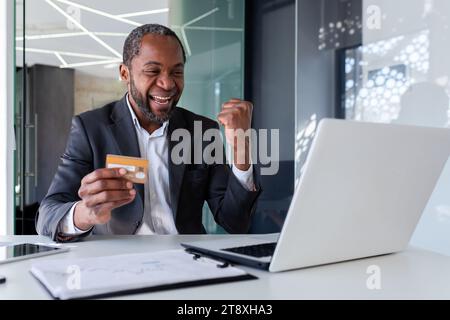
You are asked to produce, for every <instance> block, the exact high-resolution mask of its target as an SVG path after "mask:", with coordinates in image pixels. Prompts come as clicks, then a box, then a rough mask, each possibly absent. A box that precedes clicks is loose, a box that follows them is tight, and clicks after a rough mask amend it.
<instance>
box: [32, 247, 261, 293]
mask: <svg viewBox="0 0 450 320" xmlns="http://www.w3.org/2000/svg"><path fill="white" fill-rule="evenodd" d="M30 271H31V273H32V274H33V275H34V276H35V277H36V278H37V279H38V280H39V281H40V282H41V283H42V284H43V285H44V286H45V287H46V288H47V289H48V290H49V291H50V293H51V294H52V295H53V297H55V298H59V299H73V298H81V297H92V296H100V295H107V294H112V293H118V292H121V291H139V289H146V288H156V289H158V287H161V289H165V288H166V287H165V286H169V287H167V288H170V285H176V284H183V283H189V285H199V284H202V282H201V281H202V280H204V281H208V280H213V279H224V278H229V279H230V281H233V280H232V279H233V278H236V279H235V280H245V279H251V278H254V277H253V276H250V275H248V274H247V273H246V272H245V271H243V270H241V269H238V268H235V267H231V266H228V267H225V268H219V267H218V262H217V261H215V260H212V259H209V258H204V257H201V258H198V259H194V258H193V255H191V254H189V253H187V252H185V251H184V250H167V251H159V252H151V253H139V254H126V255H116V256H106V257H93V258H80V259H60V260H47V261H41V262H37V263H34V264H33V265H32V267H31V270H30ZM196 282H199V283H198V284H196ZM210 282H214V281H210ZM218 282H224V281H218ZM143 291H144V290H143Z"/></svg>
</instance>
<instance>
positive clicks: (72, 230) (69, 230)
mask: <svg viewBox="0 0 450 320" xmlns="http://www.w3.org/2000/svg"><path fill="white" fill-rule="evenodd" d="M78 202H79V201H78ZM78 202H75V203H74V205H73V206H72V208H70V211H69V212H68V213H67V214H66V215H65V216H64V218H62V220H61V221H60V222H59V226H58V231H59V232H61V233H63V234H64V235H73V236H78V235H81V234H84V233H87V232H89V231H91V230H92V228H91V229H89V230H81V229H78V228H77V227H76V226H75V223H74V222H73V213H74V211H75V206H76V205H77V204H78Z"/></svg>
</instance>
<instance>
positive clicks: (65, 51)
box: [16, 0, 169, 78]
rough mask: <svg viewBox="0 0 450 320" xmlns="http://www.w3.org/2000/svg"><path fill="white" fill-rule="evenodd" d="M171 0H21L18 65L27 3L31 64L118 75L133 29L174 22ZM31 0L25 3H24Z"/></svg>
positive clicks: (17, 15)
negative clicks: (170, 20) (170, 16)
mask: <svg viewBox="0 0 450 320" xmlns="http://www.w3.org/2000/svg"><path fill="white" fill-rule="evenodd" d="M168 2H169V0H152V1H148V0H127V1H110V0H73V1H69V0H25V1H24V0H18V1H17V8H16V49H17V51H16V52H17V56H16V61H17V65H19V66H21V65H22V61H23V45H24V43H23V9H25V21H26V24H25V52H26V57H25V59H26V64H27V65H33V64H37V63H40V64H47V65H54V66H60V67H63V68H73V69H76V70H80V71H82V72H84V73H88V74H92V75H96V76H101V77H107V78H118V64H119V63H120V61H121V60H122V58H121V57H122V46H123V42H124V40H125V38H126V36H127V34H128V33H129V32H130V31H131V30H132V29H134V28H135V27H137V26H139V25H141V24H144V23H159V24H163V25H168V17H169V12H168V11H169V9H168V8H169V4H168ZM24 3H25V8H24Z"/></svg>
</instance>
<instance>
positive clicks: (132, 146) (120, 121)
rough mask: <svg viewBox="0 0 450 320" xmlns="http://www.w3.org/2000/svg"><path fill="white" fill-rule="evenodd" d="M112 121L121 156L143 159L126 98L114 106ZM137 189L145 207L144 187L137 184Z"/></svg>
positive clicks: (113, 133) (112, 130)
mask: <svg viewBox="0 0 450 320" xmlns="http://www.w3.org/2000/svg"><path fill="white" fill-rule="evenodd" d="M111 119H112V122H113V123H112V124H111V125H110V129H111V132H112V135H113V137H114V139H115V140H116V143H117V146H118V148H119V150H120V154H121V155H124V156H129V157H141V152H140V150H139V143H138V139H137V135H136V130H135V128H134V125H133V120H132V118H131V114H130V112H129V110H128V106H127V102H126V96H125V97H123V98H122V99H121V100H120V101H118V102H117V103H116V105H115V106H114V110H113V112H112V114H111ZM135 187H136V189H137V191H138V193H139V195H140V196H141V200H142V207H144V185H143V184H136V185H135Z"/></svg>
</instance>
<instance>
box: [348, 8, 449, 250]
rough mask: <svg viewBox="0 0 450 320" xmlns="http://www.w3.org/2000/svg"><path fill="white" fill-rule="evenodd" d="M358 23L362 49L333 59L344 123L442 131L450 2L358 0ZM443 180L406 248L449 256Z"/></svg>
mask: <svg viewBox="0 0 450 320" xmlns="http://www.w3.org/2000/svg"><path fill="white" fill-rule="evenodd" d="M363 18H364V19H363V28H362V43H361V44H360V45H358V46H356V47H353V48H347V49H345V52H344V54H343V56H342V59H341V61H340V63H341V64H342V66H343V67H342V70H344V72H343V75H342V78H343V81H342V83H343V86H342V89H343V92H344V93H343V99H342V102H343V104H342V105H341V108H342V109H343V110H344V112H343V114H344V115H345V118H346V119H352V120H359V121H370V122H385V123H399V124H408V125H417V126H431V127H449V124H450V98H449V94H450V60H449V59H448V57H449V56H450V41H449V40H450V29H449V26H450V3H449V2H448V1H445V0H435V1H433V0H412V1H411V0H402V1H387V0H364V1H363ZM411 161H414V159H411ZM449 181H450V165H447V166H446V167H445V169H444V172H443V173H442V175H441V178H440V180H439V182H438V184H437V186H436V189H435V191H434V193H433V195H432V196H431V198H430V201H429V203H428V205H427V207H426V209H425V211H424V213H423V215H422V218H421V221H420V223H419V225H418V227H417V229H416V231H415V233H414V236H413V238H412V241H411V243H412V244H413V245H417V246H421V247H425V248H428V249H432V250H435V251H438V252H442V253H445V254H450V247H449V245H448V244H449V243H450V236H449V234H450V233H449V232H448V231H449V230H450V229H449V228H450V200H449V199H450V197H449V193H450V184H449ZM417 183H420V181H418V182H417Z"/></svg>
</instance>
